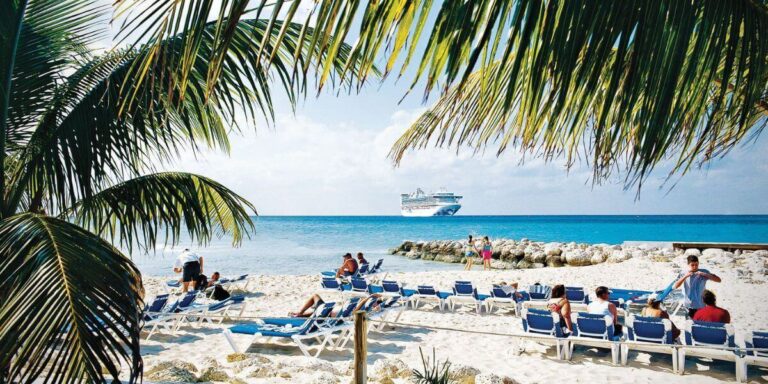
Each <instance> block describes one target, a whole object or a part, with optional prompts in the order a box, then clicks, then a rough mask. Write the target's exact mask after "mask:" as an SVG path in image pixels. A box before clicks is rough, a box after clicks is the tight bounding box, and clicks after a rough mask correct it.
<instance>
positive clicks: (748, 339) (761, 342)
mask: <svg viewBox="0 0 768 384" xmlns="http://www.w3.org/2000/svg"><path fill="white" fill-rule="evenodd" d="M744 344H745V347H747V348H748V349H750V350H747V351H746V353H745V354H744V357H743V361H744V368H743V371H742V373H743V376H742V380H743V381H747V367H748V366H749V365H757V366H760V367H768V331H750V332H747V333H746V334H745V335H744ZM752 348H761V349H763V350H762V351H757V350H751V349H752Z"/></svg>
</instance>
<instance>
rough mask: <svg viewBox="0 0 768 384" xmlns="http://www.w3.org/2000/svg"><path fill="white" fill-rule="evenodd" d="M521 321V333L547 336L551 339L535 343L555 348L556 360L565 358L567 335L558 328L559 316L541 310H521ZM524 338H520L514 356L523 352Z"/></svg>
mask: <svg viewBox="0 0 768 384" xmlns="http://www.w3.org/2000/svg"><path fill="white" fill-rule="evenodd" d="M521 317H522V319H523V332H525V333H528V334H535V335H548V336H550V337H551V338H552V339H551V340H548V339H546V338H545V339H539V340H537V341H536V342H537V343H549V344H554V345H555V347H556V348H557V358H558V359H560V360H562V359H564V358H565V357H566V353H567V350H568V339H567V337H568V335H566V334H565V333H563V329H562V328H561V327H560V315H559V314H558V313H554V312H550V311H548V310H542V309H533V308H532V309H523V312H522V314H521ZM526 342H527V340H526V339H525V338H522V337H521V338H520V339H519V340H518V344H517V347H516V349H515V350H514V353H515V354H520V353H522V352H523V351H525V343H526Z"/></svg>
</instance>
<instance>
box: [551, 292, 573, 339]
mask: <svg viewBox="0 0 768 384" xmlns="http://www.w3.org/2000/svg"><path fill="white" fill-rule="evenodd" d="M550 297H551V298H550V299H549V301H548V302H547V308H549V310H550V311H551V312H554V313H557V314H558V315H560V327H562V328H566V329H568V332H571V331H572V330H573V325H572V324H571V302H570V301H568V298H567V297H566V296H565V286H564V285H562V284H558V285H555V286H554V287H552V295H551V296H550Z"/></svg>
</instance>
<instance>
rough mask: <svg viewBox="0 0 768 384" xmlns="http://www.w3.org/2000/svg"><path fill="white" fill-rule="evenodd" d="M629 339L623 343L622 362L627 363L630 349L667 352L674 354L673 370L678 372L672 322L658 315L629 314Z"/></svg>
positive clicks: (627, 324)
mask: <svg viewBox="0 0 768 384" xmlns="http://www.w3.org/2000/svg"><path fill="white" fill-rule="evenodd" d="M625 326H626V328H627V340H626V341H625V342H623V343H622V344H621V364H622V365H627V356H628V355H629V351H630V350H633V351H644V352H651V353H665V354H668V355H671V356H672V371H673V372H675V373H676V372H677V371H678V369H677V349H675V347H674V343H675V340H674V339H673V338H672V322H671V321H669V320H668V319H661V318H658V317H642V316H629V317H627V320H626V322H625Z"/></svg>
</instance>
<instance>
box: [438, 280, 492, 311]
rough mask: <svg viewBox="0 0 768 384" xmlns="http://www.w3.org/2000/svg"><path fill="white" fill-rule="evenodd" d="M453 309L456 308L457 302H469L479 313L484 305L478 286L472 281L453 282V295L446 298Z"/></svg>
mask: <svg viewBox="0 0 768 384" xmlns="http://www.w3.org/2000/svg"><path fill="white" fill-rule="evenodd" d="M445 302H446V304H448V306H449V308H450V309H451V311H455V310H456V304H464V303H469V304H470V305H472V306H473V307H474V309H475V311H476V312H477V313H480V308H481V307H482V305H483V300H481V299H480V296H479V295H478V294H477V288H475V286H474V285H473V284H472V282H470V281H456V282H455V283H454V284H453V295H451V296H448V298H447V299H446V300H445Z"/></svg>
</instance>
